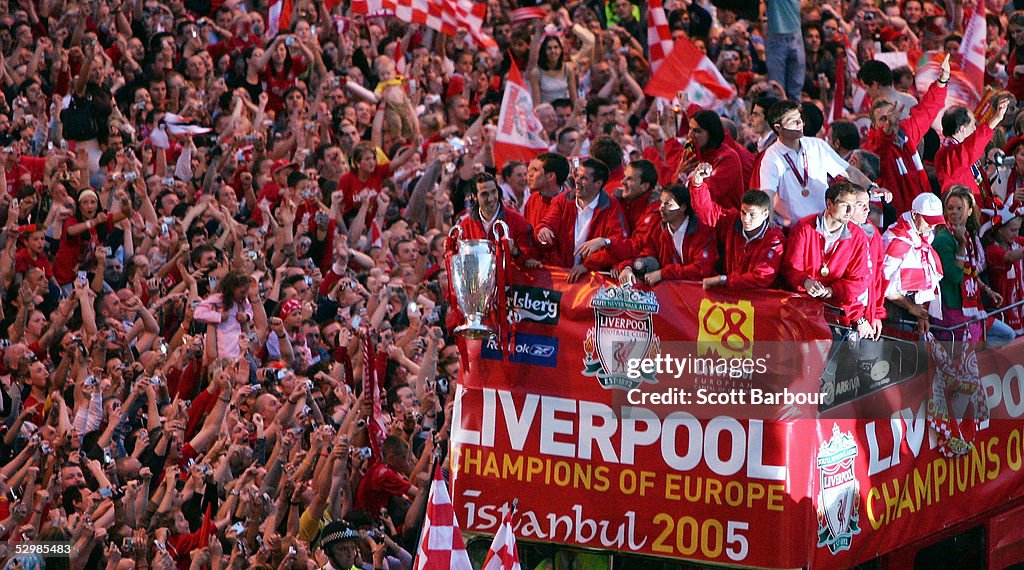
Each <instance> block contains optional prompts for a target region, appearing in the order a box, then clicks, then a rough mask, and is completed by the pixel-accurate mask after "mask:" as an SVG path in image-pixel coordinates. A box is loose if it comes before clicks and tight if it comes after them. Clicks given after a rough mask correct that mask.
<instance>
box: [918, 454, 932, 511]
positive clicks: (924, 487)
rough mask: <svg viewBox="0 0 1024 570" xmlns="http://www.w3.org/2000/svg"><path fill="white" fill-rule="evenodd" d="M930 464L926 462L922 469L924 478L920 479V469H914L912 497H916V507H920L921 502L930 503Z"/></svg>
mask: <svg viewBox="0 0 1024 570" xmlns="http://www.w3.org/2000/svg"><path fill="white" fill-rule="evenodd" d="M931 480H932V466H931V464H928V465H927V466H926V467H925V470H924V479H923V480H922V479H921V470H919V469H914V497H915V498H916V499H917V508H918V509H920V508H921V503H922V502H923V503H924V504H925V505H931V504H932V488H931Z"/></svg>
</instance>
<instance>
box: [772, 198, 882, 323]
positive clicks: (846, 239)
mask: <svg viewBox="0 0 1024 570" xmlns="http://www.w3.org/2000/svg"><path fill="white" fill-rule="evenodd" d="M820 215H821V214H812V215H810V216H807V217H805V218H804V219H802V220H800V221H799V222H797V224H796V225H795V226H793V228H792V229H791V230H790V232H789V237H788V239H787V242H786V256H785V261H784V263H783V264H782V278H783V280H785V282H786V284H787V285H788V286H789V288H790V289H792V290H794V291H797V292H799V293H806V292H807V290H806V289H804V280H805V279H807V278H811V279H814V280H815V281H818V282H820V283H821V284H822V285H825V286H826V287H831V288H832V290H833V294H832V298H830V299H827V300H826V302H827V303H829V304H830V305H836V306H839V307H841V308H842V309H843V312H844V314H845V317H846V321H847V323H846V324H848V323H852V322H854V321H856V320H857V319H859V318H861V317H867V316H870V315H869V314H868V312H867V300H868V288H869V287H870V285H871V269H870V267H869V266H868V255H869V253H868V237H867V236H866V235H864V230H862V229H860V228H859V227H858V226H857V225H856V224H854V223H853V222H848V223H847V224H846V227H845V228H844V229H843V233H842V236H841V237H840V238H839V241H838V242H837V244H836V245H835V249H834V250H833V252H832V254H831V255H830V256H829V257H828V258H827V260H826V259H825V256H824V249H825V237H824V236H823V235H821V234H820V233H819V232H818V229H817V221H818V217H819V216H820ZM826 261H827V262H828V269H829V273H828V275H822V274H821V268H822V266H823V265H825V264H826V263H825V262H826Z"/></svg>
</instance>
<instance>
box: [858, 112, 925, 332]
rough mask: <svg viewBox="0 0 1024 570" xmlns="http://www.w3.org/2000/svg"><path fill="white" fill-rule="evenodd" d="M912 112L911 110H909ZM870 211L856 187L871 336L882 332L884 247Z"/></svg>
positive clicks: (864, 192)
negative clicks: (863, 238) (863, 239)
mask: <svg viewBox="0 0 1024 570" xmlns="http://www.w3.org/2000/svg"><path fill="white" fill-rule="evenodd" d="M911 112H913V111H911ZM870 212H871V194H870V193H869V192H868V191H867V190H864V189H861V188H858V189H857V204H856V208H855V209H854V211H853V216H852V220H853V223H855V224H857V225H858V226H859V227H860V229H862V230H864V235H866V236H867V238H868V271H869V273H870V275H871V283H870V285H869V287H868V304H867V309H868V310H867V315H866V316H867V318H868V322H870V323H871V328H872V329H873V330H874V334H873V335H872V338H875V339H877V338H878V336H879V335H881V334H882V320H884V319H885V280H884V278H883V277H882V262H883V261H885V247H883V246H882V231H881V230H879V229H878V227H877V226H875V224H873V223H871V220H869V219H868V214H869V213H870Z"/></svg>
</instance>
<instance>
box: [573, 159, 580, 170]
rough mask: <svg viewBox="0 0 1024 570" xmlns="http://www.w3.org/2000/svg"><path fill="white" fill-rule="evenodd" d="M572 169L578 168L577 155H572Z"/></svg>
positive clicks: (578, 160)
mask: <svg viewBox="0 0 1024 570" xmlns="http://www.w3.org/2000/svg"><path fill="white" fill-rule="evenodd" d="M572 169H573V171H576V170H579V169H580V157H578V156H574V157H572Z"/></svg>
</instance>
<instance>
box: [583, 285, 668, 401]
mask: <svg viewBox="0 0 1024 570" xmlns="http://www.w3.org/2000/svg"><path fill="white" fill-rule="evenodd" d="M590 306H591V307H593V308H594V326H593V327H592V328H591V329H590V330H589V331H587V339H586V341H584V343H583V351H584V353H585V354H584V357H583V365H584V368H583V375H584V376H591V377H596V378H597V379H598V381H599V382H600V383H601V387H603V388H605V389H612V388H615V389H620V390H632V389H633V388H636V387H637V386H639V385H640V384H641V383H643V382H650V383H652V384H654V383H657V381H656V380H655V379H654V374H644V373H641V375H640V377H639V378H630V377H628V376H627V375H626V372H627V370H628V369H629V363H630V362H631V361H637V360H640V359H645V358H654V357H655V356H657V354H658V352H659V350H660V348H659V344H660V341H659V340H658V337H657V336H655V334H654V320H653V319H652V318H651V316H652V315H654V314H655V313H657V312H658V298H657V297H656V296H655V295H654V292H652V291H646V292H645V291H639V290H636V289H633V288H632V287H628V286H627V287H618V286H614V287H601V289H600V290H599V291H598V292H597V295H594V298H593V299H592V300H591V301H590ZM634 369H635V366H634Z"/></svg>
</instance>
